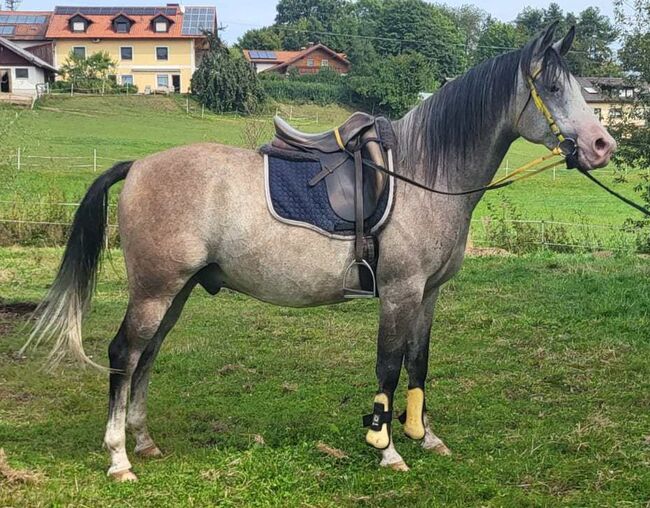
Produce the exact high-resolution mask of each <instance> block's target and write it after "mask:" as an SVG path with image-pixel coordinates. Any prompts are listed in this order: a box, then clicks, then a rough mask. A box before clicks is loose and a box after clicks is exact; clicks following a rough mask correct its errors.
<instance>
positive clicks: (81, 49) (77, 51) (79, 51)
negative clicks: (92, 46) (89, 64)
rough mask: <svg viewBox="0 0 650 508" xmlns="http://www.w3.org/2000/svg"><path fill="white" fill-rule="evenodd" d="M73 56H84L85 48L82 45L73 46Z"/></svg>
mask: <svg viewBox="0 0 650 508" xmlns="http://www.w3.org/2000/svg"><path fill="white" fill-rule="evenodd" d="M72 53H73V54H74V56H76V57H79V58H86V48H85V47H84V46H75V47H74V48H72Z"/></svg>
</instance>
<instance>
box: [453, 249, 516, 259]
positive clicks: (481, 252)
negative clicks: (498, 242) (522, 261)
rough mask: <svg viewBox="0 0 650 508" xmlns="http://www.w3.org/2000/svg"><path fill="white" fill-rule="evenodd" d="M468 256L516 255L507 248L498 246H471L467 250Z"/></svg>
mask: <svg viewBox="0 0 650 508" xmlns="http://www.w3.org/2000/svg"><path fill="white" fill-rule="evenodd" d="M465 254H467V256H473V257H485V256H499V257H510V256H514V254H513V253H512V252H508V251H507V250H505V249H500V248H498V247H469V248H467V249H466V250H465Z"/></svg>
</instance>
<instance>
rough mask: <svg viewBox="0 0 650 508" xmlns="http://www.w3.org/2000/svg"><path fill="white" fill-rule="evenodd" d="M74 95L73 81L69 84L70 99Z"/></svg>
mask: <svg viewBox="0 0 650 508" xmlns="http://www.w3.org/2000/svg"><path fill="white" fill-rule="evenodd" d="M73 95H74V81H73V82H72V83H70V97H72V96H73Z"/></svg>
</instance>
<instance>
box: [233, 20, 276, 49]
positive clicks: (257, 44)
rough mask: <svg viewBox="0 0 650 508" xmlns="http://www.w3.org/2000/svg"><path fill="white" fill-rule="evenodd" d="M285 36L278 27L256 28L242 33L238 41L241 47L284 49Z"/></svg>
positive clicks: (238, 45)
mask: <svg viewBox="0 0 650 508" xmlns="http://www.w3.org/2000/svg"><path fill="white" fill-rule="evenodd" d="M282 42H283V37H282V34H281V32H280V30H278V28H277V27H274V26H269V27H264V28H254V29H253V30H249V31H248V32H246V33H245V34H244V35H242V36H241V37H240V38H239V40H238V41H237V47H239V48H241V49H265V50H278V49H282Z"/></svg>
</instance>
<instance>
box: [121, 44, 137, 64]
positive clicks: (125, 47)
mask: <svg viewBox="0 0 650 508" xmlns="http://www.w3.org/2000/svg"><path fill="white" fill-rule="evenodd" d="M127 48H129V49H130V50H131V58H122V49H127ZM133 54H134V51H133V46H120V60H123V61H125V62H132V61H133Z"/></svg>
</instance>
